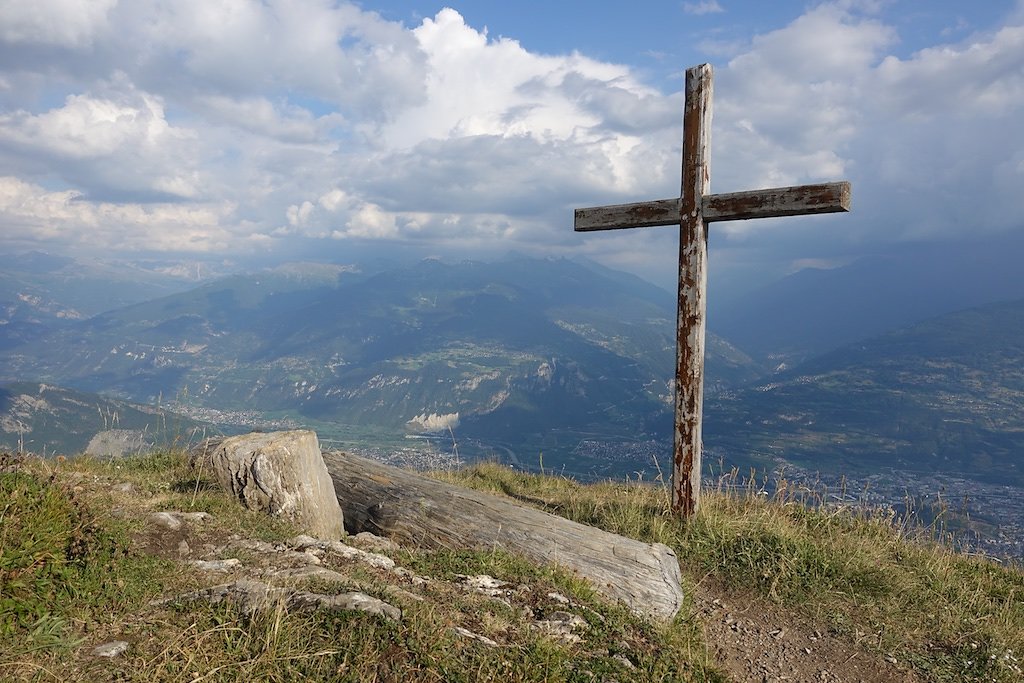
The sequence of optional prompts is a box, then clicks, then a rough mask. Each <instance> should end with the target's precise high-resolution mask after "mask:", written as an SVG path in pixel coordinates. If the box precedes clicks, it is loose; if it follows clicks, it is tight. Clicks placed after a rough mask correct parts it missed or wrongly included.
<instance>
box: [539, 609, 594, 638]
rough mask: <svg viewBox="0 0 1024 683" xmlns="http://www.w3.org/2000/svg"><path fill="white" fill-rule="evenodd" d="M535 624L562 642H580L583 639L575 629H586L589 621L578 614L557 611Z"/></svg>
mask: <svg viewBox="0 0 1024 683" xmlns="http://www.w3.org/2000/svg"><path fill="white" fill-rule="evenodd" d="M535 626H536V627H537V628H539V629H540V630H542V631H544V632H545V633H547V634H549V635H551V636H553V637H555V638H556V639H558V640H561V641H562V642H565V643H578V642H580V641H582V640H583V639H582V638H580V637H579V636H578V635H576V633H575V631H577V630H582V629H586V627H587V622H586V620H585V619H584V618H583V617H581V616H579V615H578V614H573V613H571V612H563V611H557V612H552V613H551V614H549V615H548V616H547V617H545V618H544V619H541V620H540V621H538V622H536V624H535Z"/></svg>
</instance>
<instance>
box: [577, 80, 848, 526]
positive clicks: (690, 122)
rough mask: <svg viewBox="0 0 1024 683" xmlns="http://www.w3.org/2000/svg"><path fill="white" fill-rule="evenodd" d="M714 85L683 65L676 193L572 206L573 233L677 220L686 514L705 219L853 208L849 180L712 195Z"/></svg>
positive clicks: (696, 458)
mask: <svg viewBox="0 0 1024 683" xmlns="http://www.w3.org/2000/svg"><path fill="white" fill-rule="evenodd" d="M712 84H713V76H712V69H711V66H710V65H709V64H701V65H700V66H695V67H692V68H690V69H687V70H686V98H685V104H684V111H683V183H682V187H681V188H680V193H679V197H678V198H674V199H657V200H654V201H649V202H637V203H634V204H615V205H609V206H595V207H590V208H586V209H576V213H575V220H574V225H573V228H574V229H575V230H576V232H590V231H594V230H618V229H621V228H650V227H654V226H658V225H676V224H678V225H679V300H678V301H679V309H678V317H677V319H676V344H677V346H676V376H675V382H676V391H675V394H676V401H675V410H676V413H675V433H674V445H673V459H672V509H673V511H675V512H677V513H679V514H682V515H684V516H687V517H688V516H690V515H692V514H694V513H695V512H696V511H697V506H698V502H699V500H700V471H701V462H700V461H701V417H702V413H703V402H704V334H705V331H704V325H705V322H704V318H705V314H706V309H707V306H706V303H705V301H706V298H707V258H708V255H707V226H708V224H709V223H712V222H715V221H738V220H745V219H748V218H772V217H779V216H800V215H805V214H815V213H835V212H839V211H849V210H850V183H848V182H845V181H843V182H838V183H822V184H818V185H801V186H796V187H777V188H772V189H768V190H754V191H751V192H732V193H729V194H711V184H710V178H711V165H710V152H709V149H710V145H711V102H712V97H711V93H712Z"/></svg>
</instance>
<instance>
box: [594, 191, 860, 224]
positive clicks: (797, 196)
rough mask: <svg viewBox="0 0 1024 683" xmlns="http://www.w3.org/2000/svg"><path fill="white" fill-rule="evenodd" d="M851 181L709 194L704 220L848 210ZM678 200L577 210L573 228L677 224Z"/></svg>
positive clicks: (680, 201) (661, 200)
mask: <svg viewBox="0 0 1024 683" xmlns="http://www.w3.org/2000/svg"><path fill="white" fill-rule="evenodd" d="M850 197H851V189H850V183H848V182H845V181H843V182H838V183H820V184H817V185H798V186H794V187H776V188H772V189H768V190H751V191H747V192H730V193H727V194H711V195H708V196H707V197H705V198H704V222H705V223H715V222H718V221H740V220H747V219H750V218H780V217H783V216H802V215H806V214H816V213H840V212H845V211H849V210H850ZM681 203H682V200H681V199H656V200H654V201H649V202H636V203H633V204H614V205H609V206H594V207H589V208H586V209H576V215H575V223H574V230H576V232H594V231H597V230H622V229H624V228H653V227H657V226H661V225H679V219H680V216H681V213H680V204H681Z"/></svg>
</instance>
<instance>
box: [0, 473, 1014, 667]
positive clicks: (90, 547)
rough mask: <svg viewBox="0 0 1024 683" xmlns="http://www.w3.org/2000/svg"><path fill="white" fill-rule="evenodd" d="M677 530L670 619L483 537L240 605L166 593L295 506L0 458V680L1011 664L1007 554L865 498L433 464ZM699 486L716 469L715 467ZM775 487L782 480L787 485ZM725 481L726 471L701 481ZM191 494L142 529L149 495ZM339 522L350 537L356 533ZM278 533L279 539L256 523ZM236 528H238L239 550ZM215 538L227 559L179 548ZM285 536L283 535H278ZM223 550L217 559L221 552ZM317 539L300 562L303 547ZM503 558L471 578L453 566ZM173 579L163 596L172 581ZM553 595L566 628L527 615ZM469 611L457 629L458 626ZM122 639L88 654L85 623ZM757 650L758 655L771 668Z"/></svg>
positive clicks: (636, 528)
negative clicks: (950, 543)
mask: <svg viewBox="0 0 1024 683" xmlns="http://www.w3.org/2000/svg"><path fill="white" fill-rule="evenodd" d="M438 476H443V477H446V478H448V479H450V480H454V481H456V482H459V483H462V484H464V485H467V486H471V487H474V488H480V489H484V490H488V491H492V492H495V493H498V494H499V495H513V496H515V497H516V498H517V499H519V500H529V501H532V502H533V504H536V505H538V506H541V507H543V508H544V509H547V510H549V511H551V512H554V513H555V514H560V515H563V516H566V517H569V518H572V519H575V520H578V521H581V522H584V523H588V524H593V525H596V526H599V527H602V528H605V529H607V530H610V531H614V532H617V533H621V534H624V535H628V536H632V537H635V538H639V539H643V540H647V541H658V542H662V543H666V544H668V545H670V546H671V547H673V548H674V549H675V551H676V553H677V555H678V556H679V558H680V562H681V566H682V569H683V576H684V590H685V592H686V595H687V596H688V604H687V605H685V606H684V607H683V609H682V610H681V611H680V613H679V615H678V616H677V617H676V619H675V620H674V621H673V622H672V623H669V624H652V623H647V622H645V621H643V620H640V619H638V618H637V617H635V616H633V615H631V614H629V613H628V612H627V611H625V610H624V609H623V608H621V607H619V606H614V605H608V604H606V603H604V602H602V601H601V600H600V599H599V598H598V597H596V596H595V594H594V593H593V592H592V591H591V590H590V589H589V588H588V587H587V586H586V585H585V584H584V583H582V582H580V581H578V580H576V579H574V578H572V577H570V576H567V575H566V574H564V573H563V572H561V571H559V570H557V569H552V568H543V567H537V566H534V565H531V564H529V563H526V562H524V561H523V560H521V559H519V558H516V557H513V556H509V555H506V554H504V553H501V552H496V551H494V550H493V549H482V550H476V551H470V550H463V549H450V550H445V551H433V552H427V551H424V550H421V549H417V548H398V547H391V548H387V547H384V549H381V550H379V552H381V553H383V554H384V555H386V556H388V557H389V558H390V559H391V560H393V561H394V563H396V564H397V565H398V566H399V567H401V568H404V569H402V570H401V571H399V570H397V569H390V570H386V569H381V568H379V567H370V566H357V565H354V564H353V563H352V562H351V561H347V560H341V559H339V558H338V557H335V556H329V557H328V556H325V559H323V566H324V567H325V568H327V567H329V568H330V570H331V571H333V572H337V573H339V574H341V575H343V576H344V577H345V578H344V580H343V582H342V583H341V584H338V583H337V582H330V581H327V580H326V579H324V578H317V577H315V576H313V577H307V578H302V579H294V580H293V581H292V583H296V584H297V585H300V586H301V587H302V588H304V589H306V590H315V591H319V592H321V593H332V592H335V593H336V592H339V591H342V590H359V591H362V592H365V593H367V594H369V595H371V596H373V597H377V598H380V599H382V600H386V601H388V602H390V603H391V604H393V605H396V606H398V607H399V608H400V609H401V610H402V616H401V619H400V620H398V621H395V620H391V619H386V618H384V617H382V616H380V615H375V614H366V613H362V612H331V613H327V612H323V611H315V612H308V611H301V610H296V609H291V608H289V607H288V606H287V605H286V604H285V602H283V601H278V602H276V603H272V604H269V606H268V608H267V609H263V610H257V611H255V612H251V613H250V612H247V611H245V610H243V609H241V608H239V607H238V606H233V605H232V604H231V603H219V604H210V603H208V602H203V601H195V600H189V599H185V598H182V597H180V596H182V595H184V594H186V593H188V592H190V591H196V590H198V589H202V588H204V587H209V586H212V585H215V584H218V583H224V582H226V581H228V580H230V574H231V572H233V571H237V570H238V569H237V568H239V567H260V566H262V565H261V563H263V562H264V561H265V560H266V558H265V557H262V556H261V553H263V554H264V555H265V554H267V553H268V552H270V551H267V550H263V551H261V550H258V548H264V549H266V548H270V547H272V546H273V547H274V548H277V550H275V551H274V552H276V553H278V555H279V556H281V557H285V556H288V552H287V551H282V550H281V549H282V548H284V547H285V546H284V545H281V544H284V543H286V542H287V539H289V538H292V537H293V536H295V534H296V533H297V530H296V529H293V528H289V526H288V525H287V524H285V523H283V522H281V521H279V520H276V519H271V518H267V517H264V516H262V515H259V514H256V513H252V512H249V511H246V510H243V509H242V508H241V507H240V506H238V505H237V504H236V503H235V502H234V501H233V500H231V499H230V497H229V496H228V495H227V494H225V493H224V492H222V491H220V490H218V489H217V487H216V485H215V484H213V483H212V481H210V480H209V477H208V475H205V476H204V475H203V473H202V472H194V471H192V470H190V469H189V467H188V465H187V459H186V458H185V456H184V455H183V454H173V453H171V454H161V455H154V456H148V457H144V458H138V459H131V460H118V461H110V462H99V461H96V460H92V459H87V458H75V459H70V460H67V461H43V460H38V459H22V458H14V457H12V456H4V457H2V458H0V680H4V681H7V680H11V681H54V680H59V681H100V680H117V681H123V680H132V681H135V680H141V681H236V680H247V681H292V680H323V681H404V682H409V681H467V682H468V681H478V680H496V681H497V680H500V681H619V682H623V681H652V680H654V681H730V680H736V681H747V680H763V679H764V678H765V677H766V676H767V677H768V679H773V678H775V679H777V678H779V677H780V676H781V675H787V676H790V677H791V678H792V679H795V680H822V681H838V680H851V678H848V677H852V680H858V679H860V680H865V681H883V680H905V681H950V682H952V681H1007V682H1009V681H1019V680H1021V677H1022V676H1024V673H1022V662H1021V661H1019V660H1020V659H1024V574H1022V573H1021V571H1020V569H1019V568H1017V567H1006V566H1001V565H999V564H997V563H995V562H992V561H990V560H986V559H983V558H978V557H969V556H965V555H960V554H957V553H955V552H954V551H952V550H950V549H948V548H947V547H944V546H942V545H939V544H937V543H934V542H932V541H929V540H926V537H927V536H928V530H923V531H915V530H911V529H909V528H908V527H907V526H906V525H905V524H904V525H901V524H898V523H895V521H894V519H893V517H892V516H891V515H888V514H884V513H881V512H877V511H875V512H872V511H865V510H859V509H855V508H841V509H837V508H827V509H826V508H821V507H815V506H814V505H807V503H814V502H815V501H814V500H813V494H812V493H809V492H807V491H803V492H800V491H792V490H790V491H786V490H783V491H782V492H781V493H780V494H779V495H778V496H777V497H776V498H775V499H772V500H767V499H766V498H767V497H766V496H762V495H757V491H754V490H748V491H747V492H746V493H744V494H737V493H729V494H727V493H723V492H716V491H711V492H709V493H708V495H706V497H705V500H704V507H703V510H702V512H701V513H700V515H698V516H697V517H696V518H695V519H694V520H692V521H691V522H689V523H683V522H681V521H679V520H677V519H675V518H673V517H672V516H671V515H669V514H668V513H667V511H666V508H667V507H668V500H667V493H666V491H665V489H664V488H663V487H659V486H646V485H639V484H636V483H629V482H626V483H622V482H608V483H603V484H594V485H581V484H577V483H574V482H572V481H569V480H566V479H564V478H560V477H548V476H542V475H526V474H522V473H519V472H515V471H512V470H508V469H505V468H502V467H498V466H495V465H489V464H484V465H476V466H473V467H470V468H468V469H465V470H461V471H457V472H452V473H444V474H439V475H438ZM712 488H714V487H712ZM783 488H784V487H783ZM726 490H733V489H727V488H725V487H722V489H721V491H726ZM167 510H174V511H185V512H205V513H208V515H209V517H208V518H205V519H206V521H203V522H202V523H196V524H194V525H193V524H191V523H190V524H189V525H186V526H185V527H184V528H183V529H181V530H178V531H175V532H173V533H170V532H159V531H157V530H154V528H153V527H152V525H151V523H150V522H149V521H148V520H151V519H152V518H151V517H150V515H151V514H152V513H153V512H155V511H167ZM352 542H353V543H355V540H353V541H352ZM275 544H276V545H275ZM254 549H255V550H254ZM215 552H221V553H222V555H221V557H223V558H226V559H228V560H229V561H231V562H230V564H229V565H226V566H228V574H223V573H221V574H218V573H216V572H211V571H209V570H204V569H202V568H201V567H200V566H199V565H197V564H196V563H194V562H193V561H192V558H196V557H199V556H201V555H202V556H204V557H209V556H212V555H211V553H215ZM296 554H300V553H296ZM234 561H237V562H234ZM318 562H320V561H319V560H318ZM483 574H486V575H489V576H491V577H493V578H494V579H496V580H497V581H500V582H501V584H500V585H501V588H500V590H499V591H498V592H497V593H496V594H495V593H493V592H492V593H491V594H490V595H488V594H485V593H482V592H480V591H476V590H471V589H468V588H467V587H466V585H465V582H466V580H467V579H466V578H465V577H473V576H477V575H483ZM175 596H179V597H177V598H176V597H175ZM553 619H554V620H556V619H562V620H563V622H565V623H568V624H570V625H571V628H569V630H568V631H566V632H561V633H559V632H557V631H552V630H550V629H546V628H544V627H543V624H545V623H547V624H550V623H552V621H551V620H553ZM467 633H468V634H470V635H466V634H467ZM113 640H123V641H126V642H127V643H128V649H127V651H126V652H124V653H123V654H121V655H120V656H117V657H113V658H102V657H99V656H97V655H95V654H94V652H93V650H94V648H95V647H96V646H97V645H100V644H103V643H107V642H110V641H113ZM773 667H775V668H773Z"/></svg>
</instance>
